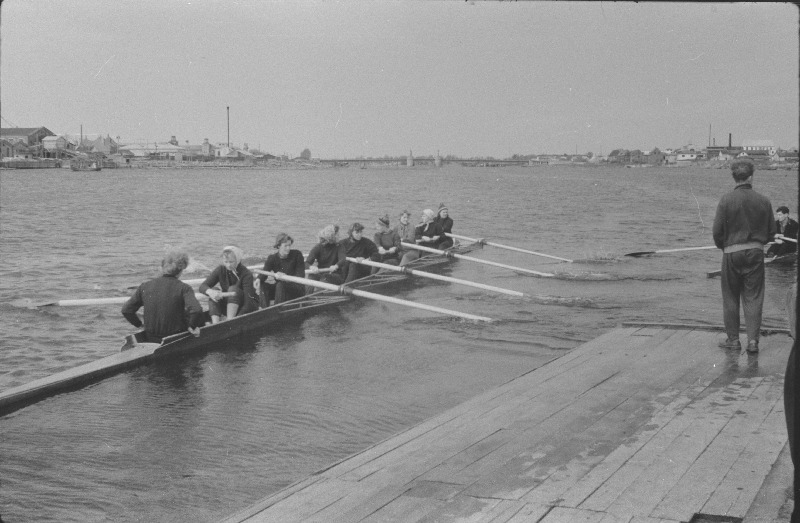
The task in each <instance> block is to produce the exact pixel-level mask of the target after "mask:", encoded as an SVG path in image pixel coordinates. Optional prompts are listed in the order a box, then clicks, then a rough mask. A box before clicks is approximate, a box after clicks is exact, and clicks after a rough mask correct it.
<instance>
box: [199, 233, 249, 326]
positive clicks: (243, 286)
mask: <svg viewBox="0 0 800 523" xmlns="http://www.w3.org/2000/svg"><path fill="white" fill-rule="evenodd" d="M243 258H244V253H243V252H242V250H241V249H240V248H239V247H236V246H234V245H228V246H227V247H224V248H223V249H222V263H221V264H220V265H218V266H217V268H216V269H214V271H213V272H212V273H211V274H210V275H209V276H208V278H206V280H205V281H204V282H203V283H202V284H200V293H201V294H205V295H207V296H208V298H209V301H208V314H209V315H210V316H211V323H219V322H220V321H222V320H224V319H231V318H235V317H236V316H241V315H242V314H247V313H248V312H253V311H255V310H258V298H257V295H256V291H255V288H254V287H253V273H252V272H251V271H250V269H248V268H247V267H245V266H244V264H243V263H242V259H243ZM217 285H219V289H217V288H215V287H216V286H217Z"/></svg>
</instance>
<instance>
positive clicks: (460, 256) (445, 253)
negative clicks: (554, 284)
mask: <svg viewBox="0 0 800 523" xmlns="http://www.w3.org/2000/svg"><path fill="white" fill-rule="evenodd" d="M400 245H402V246H403V247H405V248H406V249H416V250H418V251H423V252H430V253H433V254H439V255H442V256H452V257H454V258H458V259H459V260H468V261H473V262H476V263H483V264H485V265H494V266H495V267H503V268H504V269H511V270H512V271H519V272H526V273H528V274H534V275H536V276H542V277H544V278H552V277H553V276H555V274H552V273H549V272H539V271H532V270H530V269H522V268H520V267H514V266H512V265H505V264H503V263H497V262H493V261H489V260H481V259H480V258H473V257H472V256H465V255H463V254H456V253H454V252H448V251H440V250H438V249H431V248H430V247H423V246H422V245H416V244H413V243H406V242H402V243H401V244H400Z"/></svg>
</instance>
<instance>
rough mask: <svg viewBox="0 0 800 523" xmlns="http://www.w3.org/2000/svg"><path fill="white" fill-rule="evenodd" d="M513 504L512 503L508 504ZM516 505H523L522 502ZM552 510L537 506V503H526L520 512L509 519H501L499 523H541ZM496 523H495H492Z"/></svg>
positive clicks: (544, 506)
mask: <svg viewBox="0 0 800 523" xmlns="http://www.w3.org/2000/svg"><path fill="white" fill-rule="evenodd" d="M508 503H512V502H508ZM514 503H521V502H520V501H517V502H514ZM550 510H551V508H550V507H549V506H547V505H536V504H535V503H525V504H524V505H522V508H520V509H519V510H518V511H516V512H514V514H512V515H511V517H510V518H509V519H503V518H502V517H499V518H498V520H497V523H530V522H531V521H541V519H542V517H544V516H545V514H547V513H548V512H549V511H550ZM492 523H494V522H492Z"/></svg>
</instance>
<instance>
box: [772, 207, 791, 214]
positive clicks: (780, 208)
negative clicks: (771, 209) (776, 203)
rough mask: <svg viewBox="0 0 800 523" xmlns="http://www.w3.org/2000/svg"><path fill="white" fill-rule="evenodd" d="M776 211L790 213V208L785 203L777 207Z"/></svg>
mask: <svg viewBox="0 0 800 523" xmlns="http://www.w3.org/2000/svg"><path fill="white" fill-rule="evenodd" d="M775 212H782V213H783V214H789V208H788V207H786V206H785V205H781V206H780V207H778V208H777V209H775Z"/></svg>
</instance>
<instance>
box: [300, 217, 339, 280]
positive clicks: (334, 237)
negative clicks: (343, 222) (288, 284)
mask: <svg viewBox="0 0 800 523" xmlns="http://www.w3.org/2000/svg"><path fill="white" fill-rule="evenodd" d="M338 234H339V226H338V225H326V226H325V227H324V228H323V229H322V230H321V231H319V233H318V236H319V243H317V244H316V245H315V246H313V247H312V248H311V250H310V251H309V252H308V256H306V272H307V273H308V274H307V275H306V277H307V278H308V279H309V280H316V281H323V282H326V283H332V284H334V285H341V284H342V283H344V276H342V271H341V267H342V265H344V264H345V259H344V258H345V256H344V252H342V250H341V247H340V246H339V236H338ZM322 269H327V271H322ZM306 291H307V293H308V289H307V290H306Z"/></svg>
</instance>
